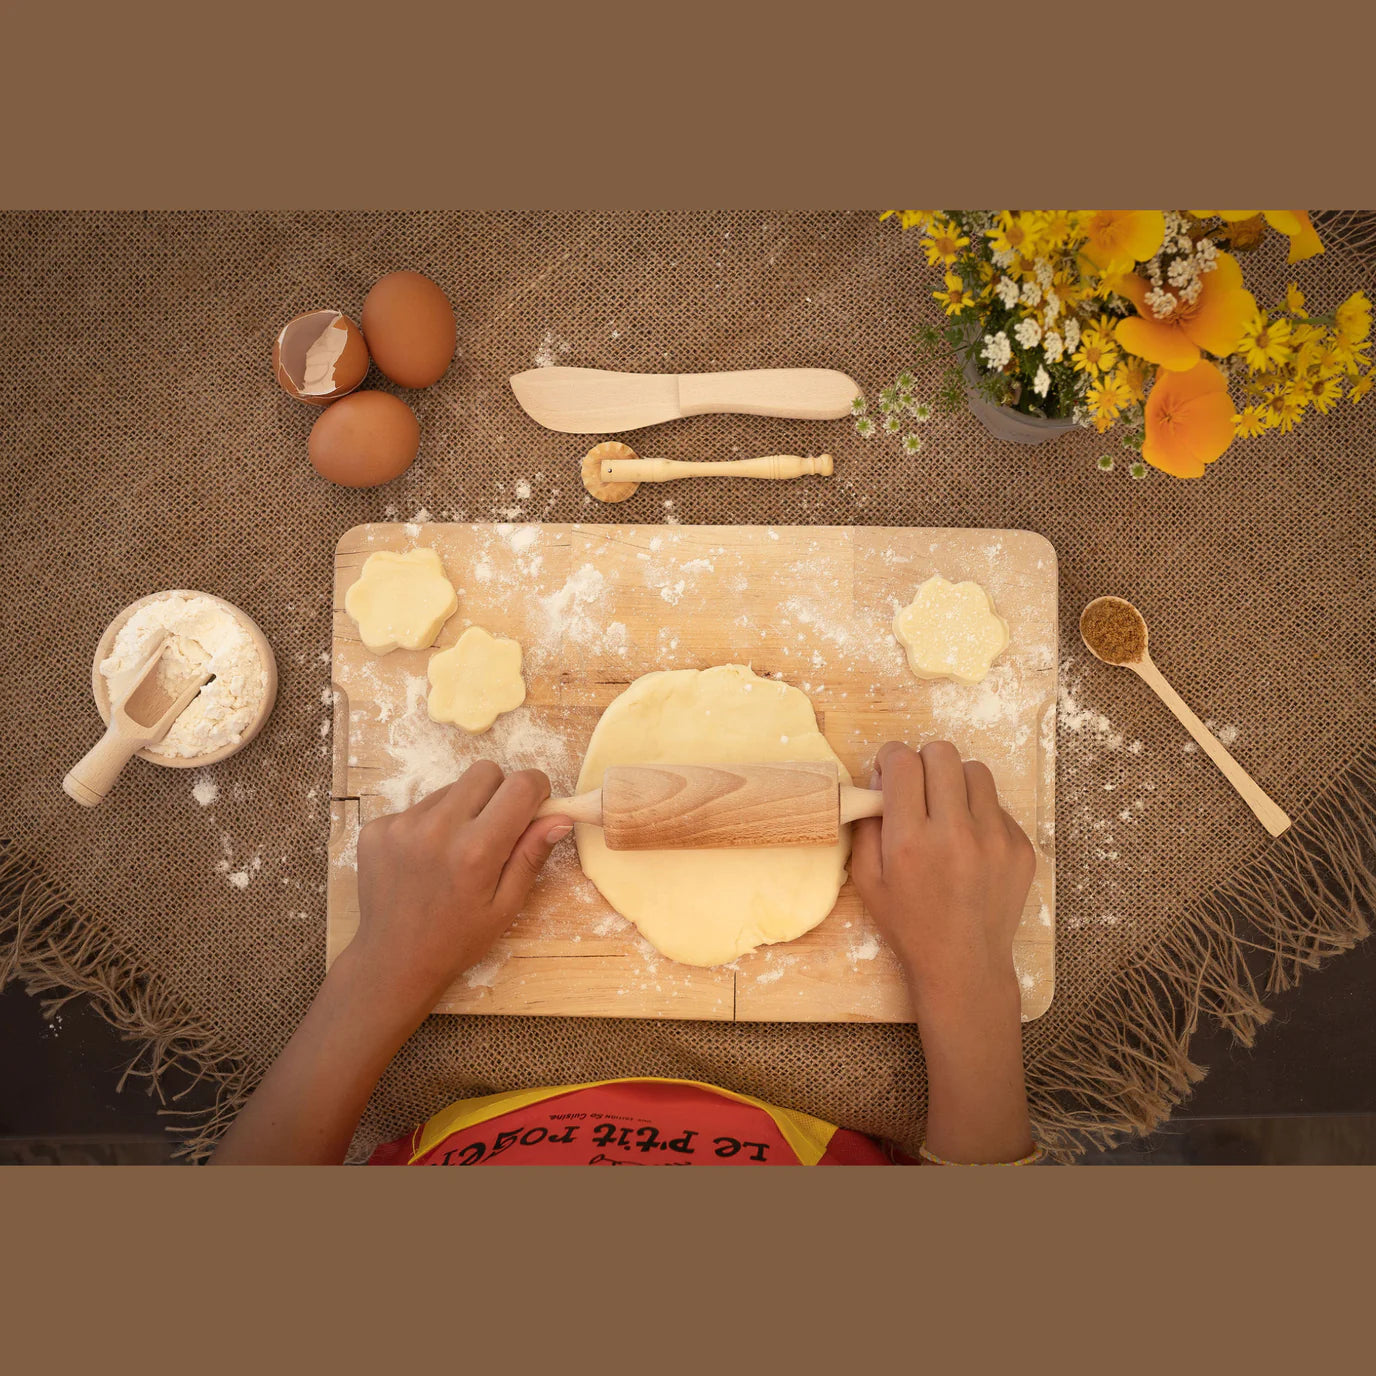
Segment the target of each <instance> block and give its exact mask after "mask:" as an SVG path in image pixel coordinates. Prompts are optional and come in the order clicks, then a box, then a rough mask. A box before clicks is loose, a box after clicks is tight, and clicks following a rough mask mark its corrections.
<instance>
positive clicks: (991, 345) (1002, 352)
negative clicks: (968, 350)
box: [981, 330, 1013, 372]
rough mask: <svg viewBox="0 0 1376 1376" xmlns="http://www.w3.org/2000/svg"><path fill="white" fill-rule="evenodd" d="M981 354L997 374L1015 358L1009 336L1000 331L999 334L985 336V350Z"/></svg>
mask: <svg viewBox="0 0 1376 1376" xmlns="http://www.w3.org/2000/svg"><path fill="white" fill-rule="evenodd" d="M981 353H982V354H983V357H984V361H985V362H986V363H987V364H988V365H989V367H990V369H991V370H993V371H995V372H997V371H998V370H1000V369H1001V368H1003V367H1005V366H1006V365H1007V364H1008V362H1009V360H1010V359H1011V358H1012V357H1013V346H1012V345H1011V344H1010V343H1009V342H1008V336H1007V335H1006V334H1004V332H1003V331H1002V330H1000V331H999V332H998V334H987V335H985V336H984V348H983V349H982V350H981Z"/></svg>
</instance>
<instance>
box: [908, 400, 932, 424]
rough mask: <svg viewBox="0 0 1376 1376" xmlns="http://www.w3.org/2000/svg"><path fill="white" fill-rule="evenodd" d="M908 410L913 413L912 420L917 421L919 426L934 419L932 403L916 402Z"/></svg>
mask: <svg viewBox="0 0 1376 1376" xmlns="http://www.w3.org/2000/svg"><path fill="white" fill-rule="evenodd" d="M908 410H909V411H910V412H911V413H912V418H913V419H914V420H915V421H917V423H918V424H919V425H921V424H923V423H924V422H926V421H929V420H931V418H932V407H931V403H930V402H926V401H915V402H913V404H912V405H911V406H910V407H908Z"/></svg>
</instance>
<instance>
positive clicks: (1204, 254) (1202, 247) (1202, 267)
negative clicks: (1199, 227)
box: [1194, 239, 1218, 272]
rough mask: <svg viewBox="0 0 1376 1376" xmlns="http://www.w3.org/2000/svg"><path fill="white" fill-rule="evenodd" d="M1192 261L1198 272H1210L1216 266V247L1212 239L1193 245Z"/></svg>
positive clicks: (1202, 240)
mask: <svg viewBox="0 0 1376 1376" xmlns="http://www.w3.org/2000/svg"><path fill="white" fill-rule="evenodd" d="M1194 260H1195V263H1196V265H1197V266H1198V268H1199V271H1200V272H1212V271H1213V270H1214V269H1215V268H1216V267H1217V266H1218V245H1217V244H1216V243H1214V241H1213V240H1212V239H1201V240H1200V241H1199V242H1198V243H1197V244H1196V245H1195V249H1194Z"/></svg>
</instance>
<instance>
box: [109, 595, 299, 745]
mask: <svg viewBox="0 0 1376 1376" xmlns="http://www.w3.org/2000/svg"><path fill="white" fill-rule="evenodd" d="M163 640H165V641H166V645H165V648H164V649H163V652H162V662H161V664H160V665H159V668H158V671H157V672H158V675H159V678H160V679H162V680H163V683H164V686H165V687H166V688H167V689H168V690H169V695H170V696H175V695H176V685H177V683H178V682H185V681H186V680H187V679H188V678H189V677H190V676H191V675H193V674H196V673H200V672H204V671H206V670H208V671H209V672H210V673H211V674H213V675H214V677H213V678H212V679H211V681H210V682H209V683H207V684H206V685H205V687H204V688H202V689H201V691H200V693H199V694H197V696H196V697H195V698H194V699H193V700H192V702H191V705H190V706H189V707H187V708H186V710H185V711H183V712H182V714H181V716H179V717H178V718H177V720H176V721H174V722H173V723H172V726H171V729H170V730H169V731H168V733H167V735H166V736H164V737H163V739H162V740H161V741H159V742H158V743H157V745H152V746H149V747H148V748H147V749H146V750H140V751H139V752H138V753H139V757H140V758H141V759H145V760H148V761H150V762H151V763H152V764H160V765H165V766H167V767H168V768H169V769H192V768H199V767H201V766H203V765H208V764H214V763H215V762H216V761H218V760H223V759H225V758H226V757H227V756H229V755H232V754H234V752H235V751H236V750H242V749H243V748H244V746H246V745H247V744H248V743H249V742H250V741H251V740H252V739H253V738H254V737H255V736H256V735H257V734H258V732H259V731H260V730H262V727H263V723H264V722H265V721H267V719H268V716H269V714H270V713H271V712H272V707H273V703H274V702H275V701H276V700H277V661H276V659H274V658H273V654H272V647H271V646H270V645H269V644H268V642H267V638H266V637H265V636H264V635H263V633H262V631H261V630H259V628H258V626H257V625H256V624H255V623H254V621H253V619H252V618H251V617H249V616H248V615H247V613H245V612H242V611H240V610H239V608H238V607H236V606H234V605H233V604H232V603H230V602H226V601H225V600H224V599H223V598H221V597H216V596H214V595H213V594H212V593H208V592H195V591H193V590H190V589H186V588H179V589H173V590H172V591H169V592H156V593H153V594H151V595H150V596H148V597H142V598H140V599H139V600H138V601H137V602H134V603H132V604H131V605H130V606H128V607H126V608H125V609H124V610H123V611H122V612H121V613H120V614H119V615H118V616H117V617H116V618H115V619H114V620H113V621H112V622H111V623H110V625H109V626H108V627H107V628H106V631H105V634H104V635H103V636H101V638H100V644H99V645H97V646H96V655H95V662H94V664H93V665H92V666H91V689H92V692H93V693H94V694H95V700H96V706H97V707H98V708H99V709H100V715H101V718H102V720H104V721H105V722H106V724H107V725H108V724H109V721H110V696H111V692H112V689H113V691H114V693H115V695H116V696H118V695H119V685H120V680H121V678H122V677H123V676H124V675H127V674H129V673H130V672H131V671H135V670H137V669H138V668H139V667H140V666H142V665H143V664H145V663H147V660H148V656H149V655H150V654H152V652H153V649H154V647H155V646H156V644H157V643H158V642H159V641H163Z"/></svg>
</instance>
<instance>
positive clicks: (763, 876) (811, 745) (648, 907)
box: [575, 664, 850, 965]
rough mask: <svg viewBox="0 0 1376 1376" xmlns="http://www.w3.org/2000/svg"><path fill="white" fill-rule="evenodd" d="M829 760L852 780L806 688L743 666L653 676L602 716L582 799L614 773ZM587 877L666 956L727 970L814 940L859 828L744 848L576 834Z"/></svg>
mask: <svg viewBox="0 0 1376 1376" xmlns="http://www.w3.org/2000/svg"><path fill="white" fill-rule="evenodd" d="M789 760H800V761H801V760H811V761H816V760H825V761H830V762H832V763H834V764H835V765H836V766H837V770H838V777H839V779H840V781H841V782H845V783H849V782H850V780H849V777H848V776H847V775H846V774H845V771H844V768H843V767H842V765H841V761H840V759H839V758H838V757H837V755H836V752H835V751H834V750H832V748H831V746H830V745H828V744H827V741H826V738H825V737H824V736H823V735H822V733H821V732H820V731H819V730H818V729H817V718H816V715H815V714H814V713H813V710H812V703H811V702H810V701H809V700H808V698H807V696H806V695H805V694H804V693H802V692H801V691H799V690H798V689H797V688H792V687H789V686H788V685H787V684H784V683H778V682H775V681H774V680H773V679H767V678H760V677H758V676H757V675H756V674H753V673H752V672H751V671H750V670H749V669H747V668H745V667H744V666H742V665H740V664H725V665H720V666H718V667H717V668H714V669H675V670H666V671H662V672H659V673H653V674H646V675H645V676H644V677H643V678H638V679H637V680H636V681H635V682H634V683H632V684H631V685H630V687H629V688H627V689H626V690H625V692H623V693H622V694H621V696H620V697H618V698H616V699H615V700H614V701H613V702H612V703H611V704H610V705H609V706H608V707H607V710H606V711H605V712H604V713H603V714H602V719H601V721H599V722H598V724H597V728H596V730H594V731H593V733H592V739H591V740H590V741H589V742H588V753H587V756H586V757H585V758H584V760H583V771H582V773H581V774H580V775H579V776H578V790H579V792H580V793H581V792H583V791H584V790H586V789H592V788H597V787H599V786H600V785H601V782H602V775H603V773H604V771H605V770H606V768H607V766H608V765H614V764H771V763H775V762H783V761H789ZM575 839H576V840H577V844H578V858H579V860H580V861H581V862H582V865H583V871H584V873H585V874H586V875H587V876H588V878H589V879H591V880H592V882H593V883H594V884H595V885H596V886H597V888H598V890H599V891H600V892H601V894H602V896H603V897H604V898H605V899H606V900H607V901H608V902H609V903H610V904H611V905H612V907H613V908H615V909H616V910H617V912H619V913H620V914H621V915H622V916H623V917H626V918H629V919H630V921H632V922H634V923H635V925H636V927H637V928H638V929H639V930H640V933H641V935H642V936H644V937H645V939H646V940H647V941H649V942H650V944H651V945H652V946H654V947H655V948H656V949H657V950H658V951H660V952H662V953H663V954H664V955H666V956H668V957H669V958H670V959H672V960H677V961H682V962H683V963H684V964H685V965H721V964H724V963H725V962H727V961H731V960H734V959H735V958H736V957H737V956H741V955H744V954H745V953H746V952H747V951H753V950H754V949H755V948H756V947H757V946H764V945H768V944H771V943H773V942H778V941H792V940H794V939H795V938H796V937H800V936H802V935H803V933H804V932H808V931H811V930H812V928H813V927H815V926H816V925H817V924H818V923H819V922H821V921H822V919H823V918H824V917H826V915H827V914H828V913H829V912H830V911H831V910H832V908H833V907H834V906H835V903H836V895H837V894H838V893H839V892H840V890H841V885H842V884H843V883H844V882H845V878H846V860H847V858H848V857H849V855H850V828H849V827H842V828H841V836H840V839H839V840H838V841H836V843H835V844H833V845H827V846H772V847H761V848H759V849H748V850H747V849H742V850H660V851H612V850H608V849H607V846H606V843H605V841H604V839H603V835H602V829H601V828H600V827H594V826H585V825H580V826H578V827H577V828H575Z"/></svg>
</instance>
